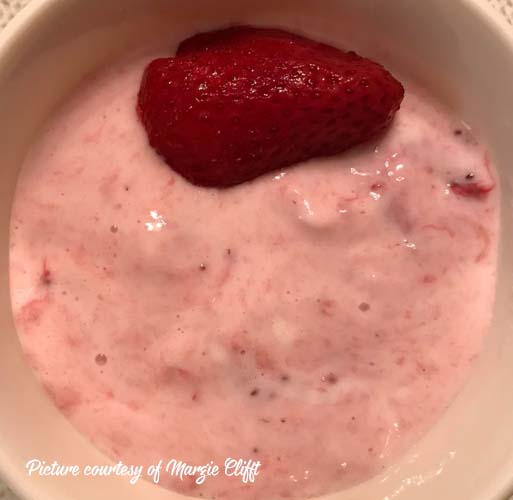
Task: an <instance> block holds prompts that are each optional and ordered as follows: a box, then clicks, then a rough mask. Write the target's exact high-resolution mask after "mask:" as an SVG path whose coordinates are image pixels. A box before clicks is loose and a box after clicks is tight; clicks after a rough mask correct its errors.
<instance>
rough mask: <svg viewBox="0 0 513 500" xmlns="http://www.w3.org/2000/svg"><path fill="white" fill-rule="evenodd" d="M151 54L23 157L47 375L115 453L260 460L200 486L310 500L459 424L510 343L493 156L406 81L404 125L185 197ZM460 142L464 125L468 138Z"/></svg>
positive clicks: (29, 317)
mask: <svg viewBox="0 0 513 500" xmlns="http://www.w3.org/2000/svg"><path fill="white" fill-rule="evenodd" d="M148 61H149V59H148V58H144V59H135V60H134V59H132V60H130V61H128V62H126V61H125V62H121V63H119V64H118V65H117V66H114V67H112V68H110V69H108V70H106V71H104V72H102V73H99V74H98V75H96V76H95V77H94V78H91V79H89V80H88V81H87V82H85V83H84V85H83V86H82V87H81V88H79V89H78V90H77V91H76V93H75V94H74V95H73V96H71V97H70V99H69V100H68V101H67V102H66V103H65V104H64V105H63V107H61V108H60V109H59V110H58V111H57V112H56V113H55V115H54V116H53V117H52V118H51V119H50V120H49V121H48V123H47V125H46V127H45V129H44V130H43V131H42V133H41V135H40V137H39V138H38V139H37V141H36V142H35V143H34V145H33V148H32V150H31V152H30V154H29V155H28V157H27V159H26V162H25V164H24V166H23V169H22V172H21V176H20V179H19V185H18V188H17V195H16V199H15V203H14V207H13V214H12V225H11V289H12V299H13V310H14V315H15V320H16V324H17V328H18V332H19V338H20V341H21V344H22V347H23V349H24V351H25V353H26V356H27V359H28V362H29V363H30V365H31V367H32V368H33V370H34V371H35V373H36V374H37V376H38V378H39V379H40V380H41V381H42V383H43V384H44V386H45V388H46V390H47V391H48V393H49V394H50V396H51V397H52V398H53V400H54V401H55V403H56V405H57V406H58V407H59V408H60V409H61V410H62V412H63V413H64V414H65V415H66V416H67V417H68V418H69V419H70V420H71V421H72V422H73V424H74V425H75V426H76V427H77V428H78V429H79V430H80V431H81V432H82V433H84V434H85V435H87V436H88V437H89V438H90V439H91V440H92V441H93V442H94V443H95V444H96V445H97V446H99V447H100V448H101V449H103V450H105V451H106V452H107V454H109V455H110V456H111V457H115V458H122V459H123V460H124V461H125V463H131V464H141V465H142V464H149V463H153V462H158V461H159V460H161V459H162V460H164V462H166V461H167V460H169V459H171V458H176V459H180V460H184V461H187V462H188V463H190V464H193V465H201V464H206V463H209V462H210V461H212V460H213V461H214V462H216V463H218V464H223V463H224V460H225V459H226V458H228V457H234V458H243V459H245V460H249V459H252V460H259V461H261V463H262V468H261V472H260V475H259V476H258V477H257V478H256V481H255V483H254V484H247V485H246V484H243V483H242V481H241V480H240V478H234V477H226V476H225V475H223V474H220V475H219V476H218V477H215V478H207V480H206V481H205V483H204V484H203V485H197V484H195V482H194V479H191V478H190V479H188V480H184V481H180V479H179V478H176V477H170V476H165V475H164V479H163V481H162V483H163V485H164V486H167V487H169V488H172V489H175V490H178V491H180V492H183V493H186V494H189V495H198V496H199V495H202V496H205V497H214V496H215V497H216V498H218V499H219V498H226V499H233V500H240V499H241V498H247V499H259V500H260V499H261V500H273V499H276V498H290V497H295V498H304V497H308V496H311V495H318V494H321V493H325V492H329V491H333V490H336V489H340V488H345V487H349V486H351V485H354V484H356V483H358V482H361V481H364V480H367V479H369V478H370V477H372V476H374V475H376V474H377V473H379V472H381V471H382V470H383V469H384V468H385V467H386V466H387V465H389V464H390V463H391V462H393V461H394V460H397V458H398V457H399V455H400V454H401V453H403V452H404V451H405V450H406V449H407V448H408V447H409V446H411V445H412V444H413V443H415V442H416V441H417V440H418V439H419V437H420V436H421V435H422V434H424V433H425V432H426V431H427V430H428V429H429V428H430V427H431V426H432V425H433V424H434V423H435V422H436V420H437V419H438V417H439V416H440V415H441V414H442V413H443V412H444V410H445V409H446V408H447V406H448V405H449V404H450V402H451V400H452V399H453V398H454V396H455V395H456V394H457V392H458V390H459V389H460V387H461V385H462V383H463V382H464V380H465V378H466V377H467V374H468V371H469V367H470V366H471V364H472V361H473V360H474V358H475V357H476V355H477V354H478V353H479V351H480V347H481V343H482V339H483V337H484V335H485V333H486V331H487V329H488V326H489V322H490V318H491V312H492V304H493V298H494V285H495V265H496V253H497V234H498V194H497V193H496V191H497V189H494V190H492V191H491V192H490V193H488V194H487V195H483V196H480V197H475V196H474V197H473V196H468V197H467V196H462V195H461V193H457V192H455V191H454V190H453V189H451V188H450V187H449V185H450V183H451V182H454V181H458V182H459V181H462V182H463V181H464V180H465V177H466V176H467V175H468V174H473V182H475V183H477V184H479V185H481V186H487V189H488V188H492V187H493V186H494V185H495V174H494V172H493V170H492V167H491V166H490V162H489V159H488V156H487V153H486V151H485V149H484V148H483V147H482V146H481V145H480V144H479V143H478V141H477V140H476V139H475V138H474V137H473V134H472V132H471V131H470V130H469V129H468V128H467V127H465V126H464V125H463V124H461V123H460V122H458V121H457V120H456V119H454V118H452V117H451V116H450V115H449V114H447V113H446V112H445V111H444V110H442V109H439V108H438V106H437V105H436V104H434V103H433V102H432V101H431V100H430V98H429V97H427V96H426V95H424V93H423V92H422V91H420V90H418V89H417V88H416V87H415V86H413V85H411V84H408V82H406V85H405V86H406V98H405V101H404V104H403V107H402V109H401V111H400V112H399V114H398V115H397V117H396V120H395V121H394V123H393V125H392V127H391V129H390V130H389V132H388V133H387V134H386V135H384V136H381V137H378V138H376V139H374V140H373V141H371V142H370V143H368V144H367V145H365V146H363V147H360V148H358V149H355V150H353V151H351V152H349V153H346V154H343V155H341V156H338V157H334V158H330V159H318V160H314V161H310V162H308V163H306V164H303V165H300V166H297V167H295V168H290V169H287V170H284V171H283V172H275V173H273V174H270V175H267V176H265V177H261V178H259V179H257V180H255V181H254V182H251V183H246V184H243V185H240V186H238V187H235V188H232V189H227V190H221V191H220V190H215V189H202V188H198V187H195V186H193V185H190V184H188V183H187V182H185V181H184V180H183V179H182V178H181V177H179V176H178V175H177V174H175V173H174V172H173V171H172V170H171V169H170V168H169V167H168V166H167V165H166V164H165V163H164V162H163V161H162V160H161V159H160V158H159V157H158V156H157V155H156V154H155V153H154V151H153V150H152V149H151V148H150V146H149V145H148V141H147V138H146V135H145V133H144V130H143V128H142V126H141V125H140V123H139V122H138V119H137V116H136V111H135V107H136V95H137V92H138V88H139V84H140V79H141V75H142V72H143V69H144V67H145V65H146V64H147V62H148ZM455 130H457V132H455Z"/></svg>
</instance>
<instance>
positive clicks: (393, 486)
mask: <svg viewBox="0 0 513 500" xmlns="http://www.w3.org/2000/svg"><path fill="white" fill-rule="evenodd" d="M235 22H237V23H259V24H273V25H275V24H278V25H284V26H288V27H291V28H293V29H296V30H301V31H305V32H307V33H309V34H312V35H314V36H316V37H320V38H323V39H326V40H328V41H334V42H337V43H341V44H344V45H346V46H351V47H355V48H356V49H357V50H359V51H360V52H363V53H364V54H366V55H370V56H374V57H376V58H378V59H380V60H381V61H383V62H385V63H387V64H388V65H390V66H391V67H392V69H394V68H401V70H403V71H404V70H405V69H406V70H407V71H408V72H410V73H411V74H412V75H414V76H415V77H416V78H419V79H420V80H421V81H422V82H424V83H425V85H426V86H428V87H429V88H430V89H431V90H432V91H433V92H434V93H435V94H436V95H438V97H439V98H440V99H441V100H444V101H445V102H447V103H448V104H449V105H450V106H451V107H452V108H454V109H455V111H456V112H457V113H459V114H460V115H461V116H462V117H464V118H465V119H466V120H468V121H469V122H470V123H473V124H475V125H477V126H478V127H479V128H480V129H481V130H482V132H483V135H484V136H485V140H486V141H487V142H488V144H489V147H490V149H491V151H492V154H493V157H494V160H495V162H496V164H497V166H498V168H499V170H500V175H501V182H502V191H503V206H502V224H503V225H502V228H503V230H502V243H501V259H500V271H499V284H498V300H497V306H496V315H495V320H494V325H493V328H492V332H491V334H490V336H489V338H488V341H487V345H486V349H485V352H484V354H483V356H482V357H481V359H480V360H479V362H478V363H477V365H476V368H475V370H474V373H473V376H472V379H471V380H470V382H469V383H468V384H467V386H466V388H465V390H464V391H463V393H462V394H461V395H460V396H459V398H458V399H457V400H456V401H455V403H454V404H453V405H452V406H451V408H450V409H449V411H448V412H447V413H446V415H445V416H444V417H443V418H442V420H441V421H440V422H439V423H438V424H437V425H436V427H435V428H434V429H433V430H432V431H431V432H430V433H429V434H428V435H427V436H426V437H425V438H424V439H423V440H422V442H420V443H419V444H418V445H417V446H416V447H415V449H413V450H411V451H410V453H409V454H408V455H406V456H405V457H404V458H403V459H402V460H401V461H400V462H399V463H398V464H397V466H395V467H393V468H392V469H391V470H389V471H387V472H386V473H385V474H384V475H383V476H381V477H378V478H375V479H373V480H371V481H369V482H367V483H365V484H363V485H361V486H358V487H356V488H354V489H352V490H349V491H345V492H340V493H338V494H335V495H332V496H331V497H330V498H331V499H336V500H392V499H394V500H406V499H407V500H434V499H440V500H499V499H504V498H506V496H507V492H508V488H509V487H512V486H513V394H512V391H511V383H512V381H513V362H512V361H511V360H513V335H512V334H511V333H513V330H512V325H513V300H511V299H512V296H511V295H512V290H513V269H512V267H513V258H512V257H511V255H513V219H512V212H513V206H512V205H513V192H512V183H511V180H512V172H513V165H512V164H511V162H512V160H513V154H512V153H513V141H512V139H513V37H512V36H510V34H509V31H510V30H511V28H510V27H508V26H507V25H506V24H505V23H504V22H502V20H500V19H499V18H498V16H497V15H496V14H494V13H492V12H491V10H490V8H489V7H487V6H486V5H485V2H484V0H423V1H415V2H414V1H412V0H323V1H322V2H321V1H313V0H281V1H280V2H276V1H275V0H232V1H229V0H226V1H223V0H196V1H194V2H191V1H188V2H186V1H183V0H34V1H33V2H32V3H31V4H30V6H29V7H28V8H27V9H26V10H25V11H24V13H23V14H22V15H20V16H19V17H18V18H17V19H16V20H15V21H14V22H13V23H12V24H11V25H10V26H9V27H8V28H7V30H6V31H5V32H4V33H3V34H2V36H1V38H0V117H1V119H0V152H1V168H0V241H1V246H0V276H1V284H0V332H1V336H0V379H1V380H2V381H3V383H2V384H1V388H0V401H1V402H2V405H1V409H0V469H1V471H2V474H3V475H4V476H5V477H6V478H7V480H8V481H9V483H10V485H11V486H12V487H13V488H14V489H15V490H16V491H17V492H18V493H20V494H21V495H23V496H25V497H26V498H27V499H30V500H61V499H70V498H71V499H74V500H80V499H84V500H90V499H92V498H94V499H95V500H102V499H112V498H116V499H117V498H123V499H125V500H131V499H133V500H135V499H136V498H145V499H146V500H159V499H168V500H171V499H177V498H179V495H177V494H174V493H171V492H168V491H165V490H163V489H161V488H159V487H156V486H154V485H151V484H149V483H145V482H139V483H138V484H137V485H136V486H135V487H134V486H130V485H129V483H128V481H127V480H126V479H115V478H111V479H91V478H84V477H79V478H69V477H68V478H55V477H53V478H49V477H38V476H33V477H30V478H29V477H27V474H26V470H25V463H26V462H27V461H28V460H29V459H32V458H40V459H43V460H46V461H47V462H51V461H53V460H55V459H57V460H58V461H59V462H60V463H62V464H77V465H84V464H96V463H107V459H106V458H105V457H103V456H102V455H101V454H100V453H99V452H98V451H96V450H95V449H94V448H93V447H92V446H91V445H90V444H89V443H88V442H87V440H86V439H85V438H83V437H82V436H80V435H79V434H78V433H77V432H76V431H75V430H74V429H73V428H72V427H71V425H70V424H69V423H68V422H67V421H66V420H65V419H64V417H62V416H61V415H60V414H59V413H58V411H57V410H56V409H55V408H54V407H53V406H52V404H51V403H50V402H49V400H48V399H47V398H46V396H45V395H44V394H43V391H42V390H41V388H40V387H39V385H38V384H37V383H36V381H35V379H34V377H33V375H32V373H31V372H30V370H29V369H28V367H27V366H26V364H25V363H24V361H23V358H22V356H21V352H20V348H19V345H18V341H17V337H16V333H15V330H14V326H13V322H12V317H11V309H10V303H9V286H8V249H9V245H8V225H9V215H10V213H9V212H10V205H11V202H12V197H13V193H14V188H15V183H16V177H17V173H18V170H19V167H20V164H21V162H22V160H23V157H24V155H25V153H26V151H27V148H28V147H29V145H30V143H31V141H32V140H33V139H34V136H35V134H37V131H38V128H39V127H40V125H41V124H42V122H43V120H44V119H45V118H46V117H47V116H48V115H49V113H50V112H51V111H52V109H53V108H54V107H55V106H56V104H57V103H58V102H59V101H60V100H61V99H62V98H63V96H64V95H65V94H66V93H67V92H69V91H70V90H71V89H72V88H73V87H74V86H75V85H76V84H77V83H78V82H79V81H80V80H81V79H82V78H83V77H84V76H85V75H86V74H87V73H90V72H91V71H93V70H94V69H95V68H98V67H99V66H101V65H102V64H105V63H106V62H108V61H109V60H112V59H114V58H115V57H117V56H118V55H120V54H122V53H124V52H125V51H127V50H130V49H131V48H132V47H136V46H137V45H138V44H141V43H146V42H148V41H149V40H151V39H152V37H159V36H160V37H161V36H162V34H163V33H168V34H169V40H170V47H172V44H173V43H174V42H175V41H177V40H179V39H180V38H182V37H184V36H186V35H188V34H190V33H192V32H194V31H198V30H200V29H201V30H203V29H208V28H212V27H215V26H219V25H223V24H227V23H235ZM163 458H166V457H163Z"/></svg>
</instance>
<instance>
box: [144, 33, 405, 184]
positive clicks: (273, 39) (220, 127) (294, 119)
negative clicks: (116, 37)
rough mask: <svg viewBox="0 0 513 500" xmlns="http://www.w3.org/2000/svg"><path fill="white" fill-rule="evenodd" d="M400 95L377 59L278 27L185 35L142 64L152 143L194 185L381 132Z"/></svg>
mask: <svg viewBox="0 0 513 500" xmlns="http://www.w3.org/2000/svg"><path fill="white" fill-rule="evenodd" d="M403 97H404V89H403V87H402V85H401V84H400V83H399V82H398V81H397V80H396V79H395V78H394V77H393V76H392V75H391V74H390V73H389V72H388V71H387V70H385V69H384V68H383V67H382V66H380V65H379V64H376V63H374V62H372V61H370V60H368V59H365V58H362V57H360V56H358V55H357V54H355V53H354V52H343V51H341V50H338V49H336V48H334V47H331V46H329V45H325V44H321V43H318V42H314V41H312V40H309V39H307V38H304V37H301V36H298V35H293V34H290V33H287V32H285V31H282V30H276V29H260V28H251V27H246V26H243V27H235V28H228V29H225V30H220V31H215V32H211V33H203V34H199V35H196V36H194V37H192V38H190V39H188V40H185V41H184V42H182V44H181V45H180V47H179V48H178V51H177V55H176V57H169V58H162V59H156V60H154V61H152V62H151V63H150V64H149V65H148V67H147V68H146V70H145V73H144V76H143V80H142V83H141V88H140V91H139V98H138V113H139V116H140V119H141V121H142V123H143V125H144V127H145V129H146V131H147V134H148V137H149V141H150V144H151V146H152V147H153V148H154V149H155V150H156V151H157V152H158V153H159V154H160V155H161V156H162V157H163V158H164V159H165V160H166V162H167V163H168V164H169V165H170V166H171V168H173V169H174V170H175V171H176V172H178V173H179V174H181V175H182V176H183V177H185V178H186V179H187V180H189V181H190V182H192V183H193V184H196V185H200V186H209V187H228V186H233V185H236V184H240V183H243V182H246V181H249V180H252V179H254V178H256V177H258V176H260V175H262V174H265V173H267V172H270V171H273V170H275V169H278V168H283V167H286V166H289V165H293V164H295V163H299V162H301V161H305V160H308V159H311V158H314V157H318V156H331V155H335V154H338V153H340V152H342V151H344V150H346V149H348V148H350V147H352V146H354V145H356V144H359V143H362V142H364V141H366V140H368V139H370V138H371V137H373V136H375V135H376V134H378V133H379V132H381V131H383V130H384V129H385V128H386V127H387V126H388V125H389V124H390V122H391V121H392V119H393V117H394V114H395V113H396V111H397V110H398V109H399V107H400V104H401V102H402V99H403Z"/></svg>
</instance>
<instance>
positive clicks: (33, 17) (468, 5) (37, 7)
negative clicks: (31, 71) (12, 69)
mask: <svg viewBox="0 0 513 500" xmlns="http://www.w3.org/2000/svg"><path fill="white" fill-rule="evenodd" d="M82 1H84V0H82ZM451 1H453V2H454V1H456V2H459V3H460V5H461V6H462V7H463V8H465V9H467V10H468V11H470V12H471V13H472V14H473V16H475V17H476V18H478V19H479V20H480V21H481V22H483V23H484V25H485V26H486V28H487V29H488V30H490V31H492V32H494V34H495V36H496V37H497V38H498V40H499V41H500V42H501V43H502V45H503V46H504V47H505V48H506V49H507V50H509V51H510V53H511V57H512V64H513V23H512V24H510V23H508V21H507V20H506V18H505V16H504V15H502V14H501V13H500V12H499V11H498V10H497V9H495V8H494V7H493V6H492V4H491V2H490V1H489V0H488V1H486V0H451ZM63 2H65V0H30V1H29V3H28V4H27V5H25V6H24V7H22V9H21V10H20V11H19V12H18V13H17V14H15V16H14V17H13V18H12V19H10V20H9V21H8V23H7V25H6V26H5V27H4V28H3V29H2V31H1V32H0V76H1V74H2V72H3V71H6V70H5V67H3V66H2V61H3V59H4V58H6V57H7V56H8V55H9V52H10V51H11V50H12V48H13V47H14V46H15V45H16V44H17V43H22V41H23V36H24V35H25V32H26V31H27V30H29V29H30V27H31V25H32V24H34V23H36V22H37V21H38V20H39V19H42V18H43V17H44V16H45V15H47V14H48V13H49V12H50V11H51V10H52V9H53V8H55V7H56V6H57V5H58V4H61V3H63ZM0 445H1V444H0ZM505 468H506V469H509V470H510V472H509V474H504V471H498V472H497V478H496V481H495V486H494V490H493V491H491V492H489V493H490V496H489V500H508V499H509V500H513V497H511V495H513V461H512V463H511V464H505ZM503 474H504V475H503ZM502 475H503V476H502ZM501 476H502V478H501ZM22 477H24V476H23V473H22V472H21V471H19V470H17V469H16V468H15V467H13V466H11V465H10V464H9V461H8V459H7V458H6V457H5V456H3V454H2V452H1V450H0V480H3V482H4V483H5V484H6V485H7V486H8V488H9V489H11V490H12V491H13V492H14V493H15V495H17V496H18V497H19V498H20V499H26V500H32V499H37V498H38V497H39V495H38V494H37V493H35V492H34V488H33V486H32V485H31V484H32V483H30V481H23V480H22ZM510 497H511V498H510Z"/></svg>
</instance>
